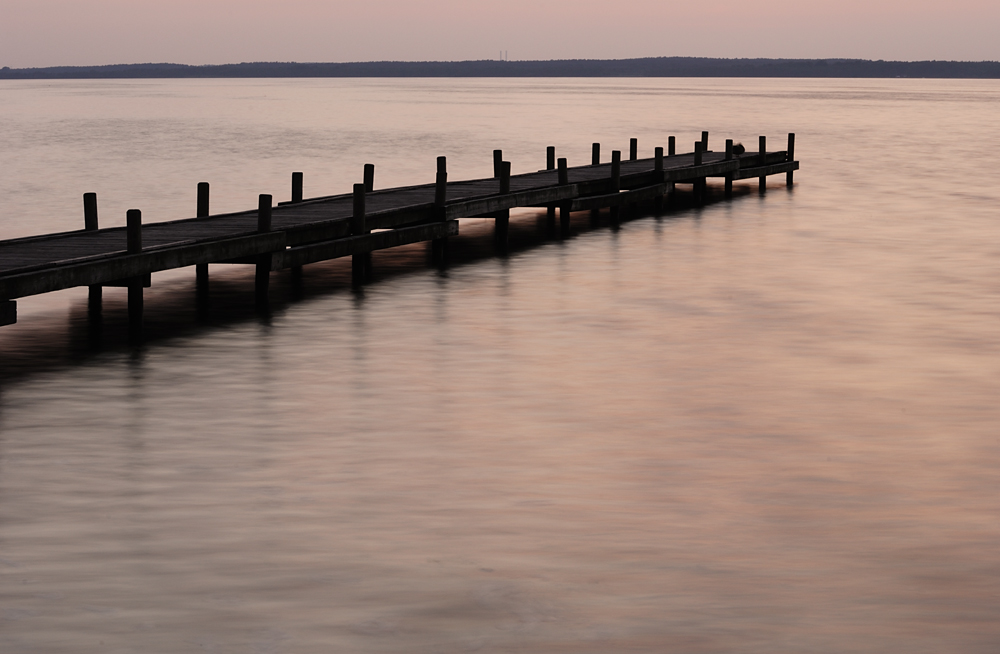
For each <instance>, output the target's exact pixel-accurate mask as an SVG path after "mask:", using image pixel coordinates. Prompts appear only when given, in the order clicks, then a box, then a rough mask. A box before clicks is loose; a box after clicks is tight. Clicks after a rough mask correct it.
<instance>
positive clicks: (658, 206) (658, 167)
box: [653, 147, 663, 215]
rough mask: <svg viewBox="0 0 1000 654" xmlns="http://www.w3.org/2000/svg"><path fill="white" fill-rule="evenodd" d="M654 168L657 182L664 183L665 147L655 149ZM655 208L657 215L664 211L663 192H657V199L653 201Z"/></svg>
mask: <svg viewBox="0 0 1000 654" xmlns="http://www.w3.org/2000/svg"><path fill="white" fill-rule="evenodd" d="M653 170H654V171H655V172H656V182H657V183H658V184H662V183H663V148H660V147H658V148H655V149H654V150H653ZM653 209H654V211H655V212H656V215H660V214H661V213H662V212H663V194H662V193H660V194H657V196H656V199H655V200H654V201H653Z"/></svg>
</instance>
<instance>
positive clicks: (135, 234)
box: [125, 209, 143, 343]
mask: <svg viewBox="0 0 1000 654" xmlns="http://www.w3.org/2000/svg"><path fill="white" fill-rule="evenodd" d="M125 224H126V227H125V239H126V244H127V245H126V248H127V252H128V254H139V253H141V252H142V212H141V211H139V210H138V209H129V210H128V211H127V212H126V214H125ZM142 282H143V278H142V276H141V275H140V276H138V277H133V278H131V279H130V280H129V282H128V330H129V340H131V341H132V342H133V343H135V342H138V341H139V340H141V339H142Z"/></svg>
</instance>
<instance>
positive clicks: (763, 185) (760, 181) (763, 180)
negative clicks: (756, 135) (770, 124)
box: [757, 136, 767, 193]
mask: <svg viewBox="0 0 1000 654" xmlns="http://www.w3.org/2000/svg"><path fill="white" fill-rule="evenodd" d="M766 165H767V137H766V136H761V137H760V166H762V167H763V166H766ZM757 186H759V187H760V188H759V190H760V192H761V193H763V192H764V191H766V190H767V175H763V174H762V175H761V176H760V177H758V178H757Z"/></svg>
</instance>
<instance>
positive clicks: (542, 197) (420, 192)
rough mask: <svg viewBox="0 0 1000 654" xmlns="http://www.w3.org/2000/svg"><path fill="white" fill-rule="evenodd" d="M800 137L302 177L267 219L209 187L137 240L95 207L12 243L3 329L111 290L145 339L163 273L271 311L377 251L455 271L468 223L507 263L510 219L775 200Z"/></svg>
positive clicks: (358, 270) (4, 252) (364, 266)
mask: <svg viewBox="0 0 1000 654" xmlns="http://www.w3.org/2000/svg"><path fill="white" fill-rule="evenodd" d="M794 146H795V135H794V134H789V135H788V146H787V149H786V150H780V151H772V152H769V151H767V147H766V140H765V137H763V136H762V137H760V142H759V149H758V151H757V152H746V153H744V154H742V155H736V154H734V153H733V143H732V141H731V140H728V141H726V149H725V151H722V152H713V151H711V150H709V148H708V132H703V133H702V139H701V140H700V141H698V142H696V143H695V144H694V151H693V152H686V153H681V154H678V153H677V152H676V140H675V138H674V137H670V138H669V139H668V148H667V151H666V152H664V151H663V148H656V149H655V150H654V155H653V157H650V158H642V159H640V158H639V156H638V143H637V141H636V139H632V140H631V143H630V147H629V158H628V159H627V160H622V158H621V153H620V151H617V150H615V151H612V152H611V160H610V161H606V162H602V161H601V153H600V144H597V143H595V144H594V145H593V150H592V161H591V164H590V165H587V166H574V167H569V166H568V165H567V162H566V159H562V158H558V159H557V158H556V156H555V148H552V147H550V148H548V150H547V152H546V169H545V170H541V171H538V172H532V173H525V174H519V175H512V174H511V172H510V163H509V162H506V161H503V156H502V152H501V151H500V150H495V151H494V153H493V155H494V176H493V177H492V178H488V179H474V180H468V181H452V182H449V181H448V172H447V168H446V161H445V158H444V157H438V161H437V175H436V180H435V182H434V183H433V184H424V185H419V186H408V187H401V188H392V189H383V190H378V191H376V190H375V189H374V172H375V168H374V166H373V165H371V164H368V165H366V166H365V169H364V176H363V180H364V181H363V182H362V183H359V184H355V185H354V191H353V193H351V194H344V195H334V196H326V197H318V198H311V199H304V198H303V195H302V189H303V178H302V173H293V174H292V192H291V201H289V202H281V203H278V204H277V205H276V206H274V204H273V199H272V197H271V196H270V195H261V196H260V201H259V204H258V207H257V209H256V210H251V211H242V212H237V213H228V214H218V215H210V214H209V187H208V184H207V183H204V182H203V183H201V184H199V185H198V199H197V212H196V216H197V217H195V218H188V219H184V220H175V221H170V222H163V223H151V224H147V225H143V224H142V219H141V213H140V212H139V211H138V210H134V209H133V210H130V211H128V213H127V226H126V227H110V228H104V229H101V228H100V227H99V222H98V208H97V197H96V195H95V194H93V193H87V194H85V195H84V229H82V230H78V231H72V232H62V233H58V234H46V235H42V236H31V237H27V238H19V239H12V240H6V241H0V325H8V324H13V323H15V322H16V321H17V305H16V300H17V299H18V298H22V297H27V296H31V295H38V294H41V293H49V292H52V291H59V290H62V289H66V288H71V287H74V286H88V287H89V288H90V308H91V311H92V312H98V313H99V311H100V305H101V293H102V288H103V287H104V286H119V287H121V286H126V287H128V289H129V290H128V308H129V322H130V330H131V332H132V334H133V336H136V337H138V335H139V334H140V333H141V332H140V330H141V324H142V301H143V288H144V287H148V286H149V285H150V275H151V274H152V273H154V272H159V271H163V270H170V269H174V268H182V267H185V266H195V267H196V276H197V287H198V295H199V299H200V300H203V299H205V298H207V288H208V282H209V277H208V264H210V263H211V264H220V263H227V264H250V265H253V266H256V277H255V279H256V282H255V291H256V299H257V302H258V305H259V306H260V307H262V308H266V306H267V295H268V286H269V279H270V273H271V272H272V271H276V270H282V269H286V268H289V269H291V271H292V274H293V275H294V276H298V275H300V274H301V270H302V266H305V265H307V264H310V263H316V262H320V261H326V260H329V259H336V258H340V257H346V256H352V257H353V266H352V274H353V281H354V283H355V284H363V283H365V282H366V281H367V280H368V279H370V275H371V253H372V252H373V251H375V250H382V249H386V248H392V247H397V246H400V245H406V244H410V243H418V242H423V241H430V242H431V243H432V246H431V254H432V259H433V260H434V261H435V262H436V263H437V264H438V265H443V264H444V263H445V262H446V261H447V244H448V237H449V236H453V235H455V234H457V233H458V219H459V218H482V217H489V218H493V219H495V225H496V229H495V239H496V245H497V248H498V251H500V252H504V251H505V250H506V246H507V231H508V222H509V216H510V209H513V208H517V207H544V208H547V209H548V217H549V220H550V223H551V224H552V225H553V227H554V226H555V217H556V212H557V211H558V213H559V233H560V234H561V235H562V236H567V235H568V234H569V226H570V221H569V217H570V212H575V211H587V210H589V211H598V210H601V209H609V210H610V212H611V217H612V220H613V221H614V220H617V219H618V214H619V211H620V209H621V208H622V207H624V206H629V205H640V204H652V206H653V207H654V210H656V211H659V210H660V208H661V207H662V204H663V200H664V198H665V197H669V196H670V194H672V193H673V192H674V191H675V188H674V185H675V184H678V183H681V184H685V183H686V184H692V185H693V193H694V196H695V200H696V201H699V200H700V199H702V198H703V197H704V194H705V187H706V181H707V179H708V178H712V177H715V178H722V179H724V180H725V191H726V194H727V196H728V195H730V194H731V192H732V183H733V181H735V180H740V179H748V178H757V179H758V180H759V182H758V183H759V188H760V190H761V191H762V192H763V191H764V190H765V188H766V178H767V177H768V176H769V175H777V174H785V175H786V184H788V185H791V184H792V174H793V171H795V170H798V167H799V164H798V162H797V161H796V160H795V154H794Z"/></svg>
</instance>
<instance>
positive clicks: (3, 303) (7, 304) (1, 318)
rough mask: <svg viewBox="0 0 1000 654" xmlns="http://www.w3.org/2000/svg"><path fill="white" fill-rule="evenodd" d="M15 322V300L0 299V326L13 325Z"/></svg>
mask: <svg viewBox="0 0 1000 654" xmlns="http://www.w3.org/2000/svg"><path fill="white" fill-rule="evenodd" d="M16 322H17V302H15V301H14V300H0V327H3V326H4V325H13V324H14V323H16Z"/></svg>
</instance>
